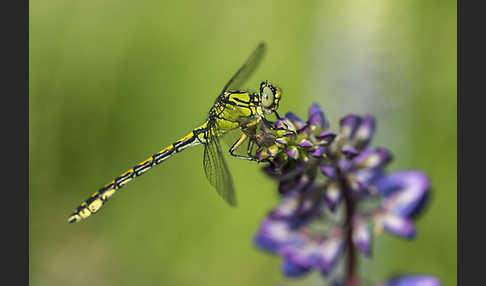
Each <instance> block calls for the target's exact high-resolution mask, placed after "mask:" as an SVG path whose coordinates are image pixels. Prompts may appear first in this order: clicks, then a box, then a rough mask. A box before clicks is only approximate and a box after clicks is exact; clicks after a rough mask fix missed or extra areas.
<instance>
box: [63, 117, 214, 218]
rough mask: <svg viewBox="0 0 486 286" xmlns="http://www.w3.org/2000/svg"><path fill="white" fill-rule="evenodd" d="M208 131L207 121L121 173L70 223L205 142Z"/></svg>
mask: <svg viewBox="0 0 486 286" xmlns="http://www.w3.org/2000/svg"><path fill="white" fill-rule="evenodd" d="M205 131H206V123H205V124H203V125H201V126H200V127H198V128H196V129H194V130H193V131H192V132H191V133H189V134H187V135H186V136H185V137H183V138H181V139H179V140H177V141H176V142H174V143H173V144H171V145H170V146H168V147H167V148H165V149H163V150H161V151H160V152H157V153H156V154H154V155H153V156H151V157H149V158H148V159H147V160H145V161H143V162H140V163H139V164H137V165H136V166H135V167H133V168H131V169H130V170H128V171H126V172H125V173H123V174H121V175H120V176H119V177H117V178H115V179H114V180H113V181H111V182H110V183H108V184H106V185H105V186H104V187H103V188H101V189H100V190H99V191H97V192H96V193H94V194H93V195H91V197H90V198H89V199H87V200H86V201H84V202H83V203H81V205H80V206H79V207H78V208H77V209H76V211H75V212H74V213H73V214H71V216H70V217H69V219H68V222H69V223H73V222H78V221H80V220H82V219H85V218H87V217H89V216H90V215H91V214H93V213H96V212H97V211H98V210H99V209H100V208H101V206H102V205H103V204H104V203H105V202H106V201H108V199H109V198H110V197H111V196H112V195H113V194H114V193H116V192H117V191H118V189H120V188H121V187H123V186H125V185H126V184H127V183H128V182H130V181H131V180H133V179H134V178H135V177H138V176H140V175H142V174H143V173H145V172H146V171H148V170H150V169H151V168H152V167H153V166H155V165H158V164H160V163H162V162H163V161H164V160H166V159H168V158H169V157H172V156H173V155H174V154H175V153H178V152H180V151H182V150H184V149H186V148H188V147H190V146H194V145H197V144H199V143H202V142H204V141H203V140H204V139H203V136H202V135H203V134H204V132H205Z"/></svg>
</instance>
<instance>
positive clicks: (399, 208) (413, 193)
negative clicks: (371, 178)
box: [376, 171, 429, 217]
mask: <svg viewBox="0 0 486 286" xmlns="http://www.w3.org/2000/svg"><path fill="white" fill-rule="evenodd" d="M376 186H377V188H378V191H379V192H380V194H381V195H382V196H383V197H384V201H385V207H386V208H387V209H388V210H389V211H391V212H392V213H393V214H395V215H400V216H405V217H411V216H413V215H415V214H417V213H418V212H419V211H420V210H421V209H422V207H423V206H424V202H425V200H426V199H427V191H428V188H429V180H428V178H427V176H426V175H425V174H424V173H422V172H420V171H402V172H396V173H392V174H390V175H388V176H385V177H383V178H381V179H379V180H378V181H377V183H376Z"/></svg>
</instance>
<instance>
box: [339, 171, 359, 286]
mask: <svg viewBox="0 0 486 286" xmlns="http://www.w3.org/2000/svg"><path fill="white" fill-rule="evenodd" d="M337 169H338V171H337V179H338V181H339V185H340V187H341V190H342V193H343V198H344V204H345V207H346V217H345V221H344V223H345V227H344V229H345V238H344V244H345V247H346V250H347V251H346V270H345V285H346V286H357V285H358V280H357V279H356V268H357V257H356V248H355V246H354V243H353V217H354V213H355V201H354V198H353V194H352V193H351V187H350V186H349V184H348V181H347V180H346V178H345V177H344V175H343V173H342V172H341V170H339V168H337Z"/></svg>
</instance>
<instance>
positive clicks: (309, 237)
mask: <svg viewBox="0 0 486 286" xmlns="http://www.w3.org/2000/svg"><path fill="white" fill-rule="evenodd" d="M274 125H275V128H268V127H267V126H264V124H262V126H261V133H260V134H257V136H256V137H257V145H258V146H259V147H258V148H257V150H256V153H255V157H256V158H258V159H260V160H264V161H266V162H267V164H266V165H265V166H264V167H263V170H264V171H265V172H266V174H268V175H269V176H270V177H271V178H272V179H274V180H276V181H278V193H279V195H280V204H279V205H278V206H277V207H275V208H274V209H273V210H271V211H270V212H269V213H268V215H267V217H266V218H265V219H264V220H263V222H262V223H261V225H260V229H259V230H258V232H257V234H256V235H255V238H254V242H255V244H256V245H257V246H258V247H259V248H261V249H262V250H265V251H267V252H270V253H273V254H277V255H280V256H282V258H283V263H282V272H283V274H284V275H286V276H288V277H298V276H301V275H304V274H306V273H309V272H311V271H313V270H317V271H319V272H321V274H323V275H328V274H329V273H331V272H332V270H333V269H334V267H335V265H336V263H337V261H338V260H339V259H340V257H341V256H343V255H348V256H349V253H353V252H354V251H355V249H357V250H359V251H360V252H361V253H362V254H364V255H365V256H367V257H369V256H371V249H372V234H379V233H381V230H386V231H387V232H389V233H391V234H393V235H397V236H400V237H404V238H413V237H414V236H415V234H416V231H415V227H414V225H413V221H412V219H413V218H414V215H415V214H417V213H419V212H420V210H421V209H423V206H424V203H425V202H426V199H427V197H428V195H427V194H428V188H429V180H428V178H427V176H426V175H425V174H424V173H422V172H420V171H401V172H395V173H388V172H387V171H386V170H385V168H386V167H387V165H388V164H389V163H390V162H391V160H392V155H391V153H390V152H389V151H388V150H387V149H385V148H376V147H370V146H369V144H370V142H371V139H372V137H373V133H374V131H375V125H376V123H375V119H374V118H373V117H372V116H364V117H361V116H358V115H348V116H346V117H344V118H342V119H341V120H340V130H339V132H338V133H333V132H332V131H330V130H329V122H328V120H327V118H326V116H325V114H324V112H323V111H322V110H321V108H320V107H319V106H318V105H317V104H314V105H312V106H311V107H310V109H309V119H308V120H307V121H304V120H302V119H300V118H299V117H297V116H296V115H295V114H293V113H287V114H286V115H285V117H284V118H281V119H279V120H278V121H277V122H275V123H274ZM269 139H271V140H269ZM343 206H344V208H342V207H343ZM340 210H341V211H340ZM343 216H344V217H343ZM372 225H373V226H374V232H373V233H372V232H371V226H372ZM353 257H354V255H350V256H349V257H348V259H355V258H353ZM403 279H405V278H403ZM412 280H413V279H412V278H409V279H408V280H393V281H391V282H387V283H395V284H383V285H390V286H403V285H405V284H403V285H402V284H397V283H399V282H400V281H408V282H407V283H410V281H412ZM397 281H398V282H397ZM413 281H415V280H413ZM416 281H432V280H424V279H422V280H420V279H419V280H416ZM400 283H404V282H400ZM411 285H415V284H411ZM417 285H420V284H417ZM424 285H427V286H428V285H429V284H424ZM431 285H432V284H431Z"/></svg>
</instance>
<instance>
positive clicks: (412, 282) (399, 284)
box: [385, 275, 441, 286]
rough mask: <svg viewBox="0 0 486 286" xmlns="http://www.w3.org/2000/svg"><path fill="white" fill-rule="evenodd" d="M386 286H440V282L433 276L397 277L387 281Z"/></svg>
mask: <svg viewBox="0 0 486 286" xmlns="http://www.w3.org/2000/svg"><path fill="white" fill-rule="evenodd" d="M385 285H386V286H440V285H441V283H440V280H439V279H438V278H437V277H434V276H428V275H416V276H399V277H395V278H393V279H391V280H388V281H387V282H386V284H385Z"/></svg>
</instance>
